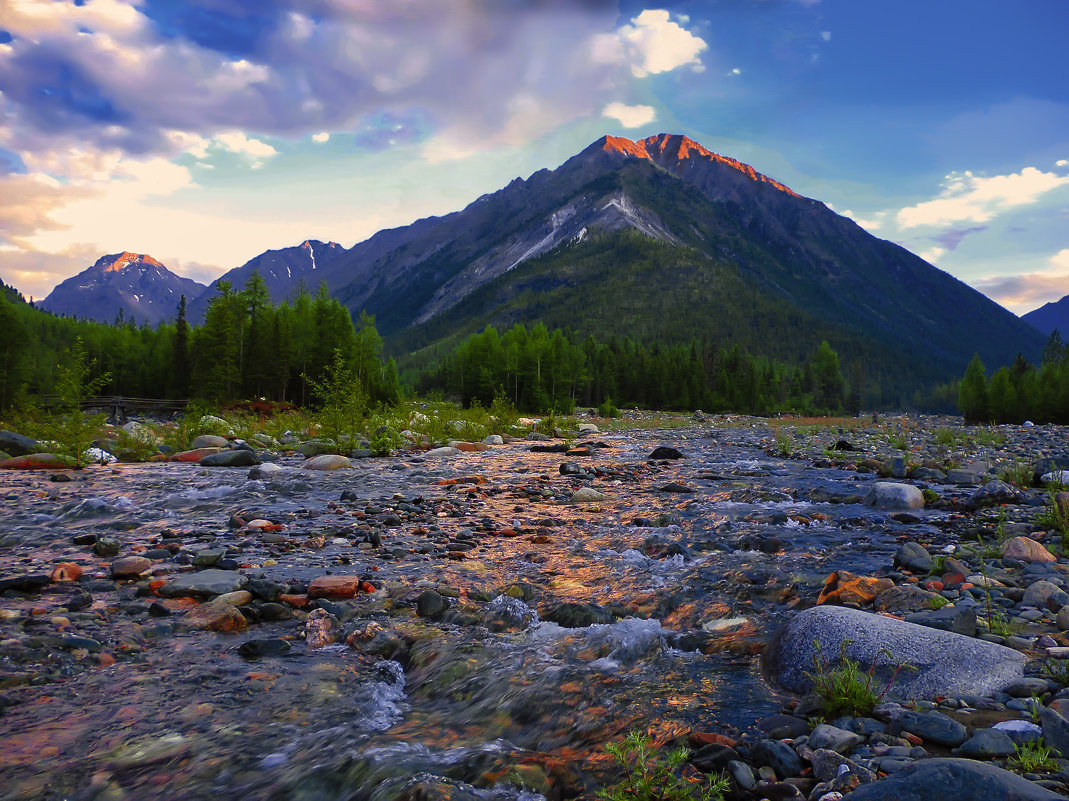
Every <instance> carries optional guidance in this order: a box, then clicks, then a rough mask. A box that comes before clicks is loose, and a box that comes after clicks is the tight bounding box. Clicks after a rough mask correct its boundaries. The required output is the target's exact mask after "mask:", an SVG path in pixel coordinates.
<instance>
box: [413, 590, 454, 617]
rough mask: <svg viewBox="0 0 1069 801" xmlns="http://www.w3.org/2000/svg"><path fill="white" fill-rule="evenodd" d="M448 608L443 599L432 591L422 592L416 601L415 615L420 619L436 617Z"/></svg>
mask: <svg viewBox="0 0 1069 801" xmlns="http://www.w3.org/2000/svg"><path fill="white" fill-rule="evenodd" d="M448 608H449V604H448V603H447V602H446V600H445V598H443V597H442V596H441V595H439V594H438V593H436V592H435V591H434V590H424V591H423V592H421V593H420V594H419V597H418V598H417V599H416V614H417V615H419V616H420V617H437V616H438V615H441V614H442V613H443V612H445V610H446V609H448Z"/></svg>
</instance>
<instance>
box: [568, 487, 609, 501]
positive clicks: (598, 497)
mask: <svg viewBox="0 0 1069 801" xmlns="http://www.w3.org/2000/svg"><path fill="white" fill-rule="evenodd" d="M607 497H608V496H607V495H606V494H605V493H603V492H598V491H597V490H596V489H594V488H593V487H581V488H580V489H577V490H576V491H575V492H573V493H572V497H571V502H572V503H588V502H590V501H603V500H605V499H606V498H607Z"/></svg>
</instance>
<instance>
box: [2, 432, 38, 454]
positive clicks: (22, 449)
mask: <svg viewBox="0 0 1069 801" xmlns="http://www.w3.org/2000/svg"><path fill="white" fill-rule="evenodd" d="M40 450H41V443H40V442H38V441H37V440H35V439H30V438H29V437H24V436H23V435H22V434H16V433H15V432H14V431H7V430H4V431H0V451H3V452H4V453H7V454H9V455H11V456H26V455H27V454H30V453H38V452H40Z"/></svg>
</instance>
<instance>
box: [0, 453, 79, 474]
mask: <svg viewBox="0 0 1069 801" xmlns="http://www.w3.org/2000/svg"><path fill="white" fill-rule="evenodd" d="M72 466H73V463H72V462H71V460H70V459H68V458H67V457H66V456H59V455H58V454H55V453H31V454H29V455H27V456H14V457H12V458H11V459H5V460H4V461H2V462H0V469H4V470H56V469H59V470H63V469H66V468H69V467H72Z"/></svg>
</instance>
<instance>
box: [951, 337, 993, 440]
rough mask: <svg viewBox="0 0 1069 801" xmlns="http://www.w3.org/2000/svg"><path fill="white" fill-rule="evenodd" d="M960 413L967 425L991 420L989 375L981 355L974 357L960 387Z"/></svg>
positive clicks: (966, 369)
mask: <svg viewBox="0 0 1069 801" xmlns="http://www.w3.org/2000/svg"><path fill="white" fill-rule="evenodd" d="M958 411H960V412H961V414H962V416H963V417H964V418H965V422H966V423H982V422H986V421H987V420H989V419H990V414H991V410H990V408H989V405H988V400H987V373H986V371H985V370H984V363H983V362H982V361H980V354H979V353H977V354H976V355H974V356H973V357H972V361H971V362H969V366H968V367H966V368H965V375H964V376H963V377H962V379H961V384H960V385H959V386H958Z"/></svg>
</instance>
